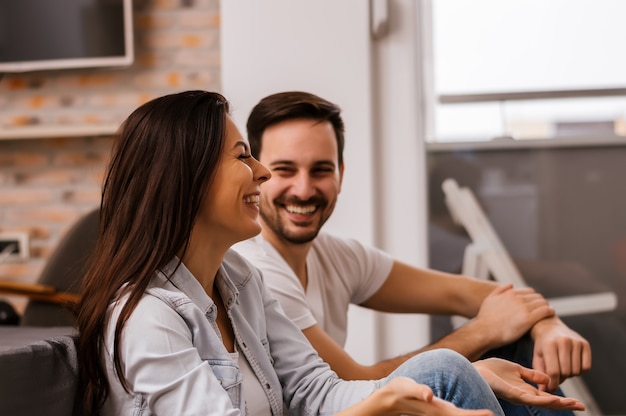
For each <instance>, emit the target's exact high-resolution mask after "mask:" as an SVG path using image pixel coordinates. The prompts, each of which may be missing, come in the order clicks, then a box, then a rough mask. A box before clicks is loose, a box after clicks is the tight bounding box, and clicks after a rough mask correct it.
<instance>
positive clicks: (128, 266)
mask: <svg viewBox="0 0 626 416" xmlns="http://www.w3.org/2000/svg"><path fill="white" fill-rule="evenodd" d="M228 112H229V109H228V103H227V101H226V99H225V98H224V97H222V96H221V95H220V94H217V93H210V92H206V91H188V92H182V93H178V94H172V95H167V96H164V97H161V98H157V99H154V100H152V101H150V102H148V103H146V104H144V105H142V106H141V107H139V108H138V109H137V110H135V111H134V112H133V113H132V114H131V115H130V116H129V117H128V118H127V119H126V121H125V122H124V123H123V124H122V126H121V127H120V131H119V133H118V138H117V141H116V143H115V146H114V149H113V154H112V157H111V162H110V164H109V167H108V170H107V175H106V179H105V183H104V187H103V191H102V203H101V213H100V230H99V237H98V243H97V245H96V249H95V252H94V254H93V257H92V259H91V263H90V267H89V269H88V271H87V273H86V275H85V277H84V280H83V282H82V287H81V300H80V302H79V304H78V305H77V325H78V330H79V333H80V337H79V343H78V354H79V362H80V366H79V368H80V379H81V382H80V386H81V389H82V391H80V392H79V396H78V397H79V398H80V402H81V407H82V412H83V414H85V415H98V414H100V408H101V407H102V405H103V404H104V402H105V400H106V398H107V396H108V394H109V390H110V385H109V381H108V380H107V375H106V370H105V367H104V339H105V332H106V328H107V325H108V322H107V310H108V308H109V307H110V305H111V304H112V303H113V302H114V301H116V300H118V299H120V298H121V297H122V296H125V295H128V299H127V301H126V303H125V305H124V306H123V308H122V311H121V314H120V316H119V319H118V321H117V322H115V323H111V325H115V341H114V346H113V351H114V366H115V370H116V372H117V374H118V376H119V379H120V381H121V382H122V385H123V386H124V388H125V389H126V390H127V391H128V390H129V386H128V383H127V382H126V380H125V378H124V372H123V370H122V362H121V359H120V348H119V346H120V337H121V334H122V330H123V329H124V324H125V323H126V321H127V320H128V318H129V316H130V315H131V313H132V312H133V310H134V309H135V307H136V306H137V304H138V302H139V300H140V299H141V296H142V294H143V293H144V291H145V290H146V287H147V286H148V284H149V282H150V280H151V279H152V278H153V276H154V274H155V272H156V271H157V270H159V269H160V268H161V267H163V266H164V265H165V264H167V263H168V262H169V261H170V260H171V259H172V258H173V257H174V256H175V255H176V254H177V253H179V252H180V251H181V250H182V251H183V252H184V251H185V249H186V247H187V244H188V241H189V235H190V233H191V229H192V227H193V224H194V221H195V219H196V216H197V214H198V211H199V209H200V206H201V203H202V202H203V199H204V198H205V196H206V195H207V192H208V189H209V187H210V184H211V181H212V179H213V177H214V174H215V169H216V166H217V163H218V161H219V158H220V154H221V151H222V147H223V143H224V136H225V134H226V133H225V132H226V117H227V114H228Z"/></svg>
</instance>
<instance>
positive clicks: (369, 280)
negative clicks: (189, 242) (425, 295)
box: [233, 232, 393, 346]
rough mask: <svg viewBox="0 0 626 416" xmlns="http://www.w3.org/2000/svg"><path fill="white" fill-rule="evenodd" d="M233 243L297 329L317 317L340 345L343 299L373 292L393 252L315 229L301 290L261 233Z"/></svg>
mask: <svg viewBox="0 0 626 416" xmlns="http://www.w3.org/2000/svg"><path fill="white" fill-rule="evenodd" d="M233 248H234V249H235V250H236V251H238V252H239V253H240V254H241V255H243V256H244V257H245V258H247V259H248V260H249V261H250V262H252V264H254V265H255V266H256V267H257V268H259V269H260V270H261V272H262V273H263V278H264V281H265V283H266V284H267V286H268V287H269V288H270V290H271V291H272V293H273V294H274V296H275V297H276V298H277V299H278V300H279V302H280V304H281V306H282V307H283V309H284V310H285V313H286V314H287V316H288V317H289V318H290V319H291V320H292V321H293V322H295V324H296V325H297V326H298V328H300V330H304V329H306V328H309V327H311V326H313V325H315V324H316V323H317V324H319V325H320V326H321V327H322V328H323V329H324V331H325V332H326V333H327V334H328V335H330V336H331V337H332V338H333V339H334V340H335V341H336V342H337V343H338V344H339V345H341V346H344V344H345V342H346V333H347V324H348V306H349V304H350V303H353V304H356V305H358V304H361V303H363V302H364V301H366V300H367V299H369V298H370V297H371V296H372V295H373V294H374V293H376V291H378V289H380V287H381V286H382V284H383V283H384V282H385V280H386V279H387V276H389V272H390V271H391V267H392V265H393V258H392V257H391V256H390V255H388V254H387V253H384V252H383V251H380V250H378V249H376V248H373V247H368V246H365V245H363V244H361V243H359V242H358V241H356V240H353V239H345V238H339V237H335V236H332V235H330V234H327V233H322V232H320V233H319V235H318V236H317V237H316V239H315V240H314V241H313V245H312V247H311V250H310V251H309V254H308V256H307V262H306V267H307V273H308V284H307V288H306V293H305V291H304V289H303V287H302V285H301V284H300V281H299V280H298V277H297V276H296V274H295V273H294V272H293V270H291V268H290V267H289V265H288V264H287V263H286V262H285V260H284V259H283V258H282V256H281V255H280V254H279V253H278V251H276V249H275V248H274V247H273V246H272V245H271V244H270V243H269V242H268V241H266V240H265V239H264V238H263V237H262V236H261V235H258V236H256V237H254V238H251V239H249V240H246V241H242V242H240V243H237V244H235V245H234V246H233Z"/></svg>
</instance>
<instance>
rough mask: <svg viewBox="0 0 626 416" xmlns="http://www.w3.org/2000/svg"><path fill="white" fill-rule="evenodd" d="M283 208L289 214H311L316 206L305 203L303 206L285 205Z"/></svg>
mask: <svg viewBox="0 0 626 416" xmlns="http://www.w3.org/2000/svg"><path fill="white" fill-rule="evenodd" d="M285 209H286V210H287V212H290V213H291V214H311V213H313V212H315V210H316V209H317V207H316V206H315V205H307V206H304V207H303V206H301V205H286V206H285Z"/></svg>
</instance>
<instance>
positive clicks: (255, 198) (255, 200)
mask: <svg viewBox="0 0 626 416" xmlns="http://www.w3.org/2000/svg"><path fill="white" fill-rule="evenodd" d="M259 199H260V198H259V196H258V195H250V196H247V197H245V198H244V199H243V202H245V203H246V204H254V205H259Z"/></svg>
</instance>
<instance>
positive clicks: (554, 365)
mask: <svg viewBox="0 0 626 416" xmlns="http://www.w3.org/2000/svg"><path fill="white" fill-rule="evenodd" d="M530 335H531V337H532V338H533V340H534V342H535V347H534V351H533V368H534V369H535V370H539V371H541V372H543V373H546V374H547V375H548V376H549V377H550V380H549V382H548V383H538V384H539V388H540V389H541V390H544V391H555V390H556V388H557V387H558V386H559V384H561V382H562V381H563V380H565V379H566V378H568V377H572V376H577V375H580V374H582V373H583V372H585V371H587V370H589V369H590V368H591V347H590V345H589V342H588V341H587V340H586V339H584V338H583V337H582V336H580V335H579V334H578V333H577V332H575V331H573V330H571V329H570V328H569V327H567V326H566V325H565V324H564V323H563V322H562V321H561V320H560V319H559V318H557V317H553V318H548V319H544V320H542V321H539V322H537V324H535V326H534V327H533V328H532V330H531V332H530Z"/></svg>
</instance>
